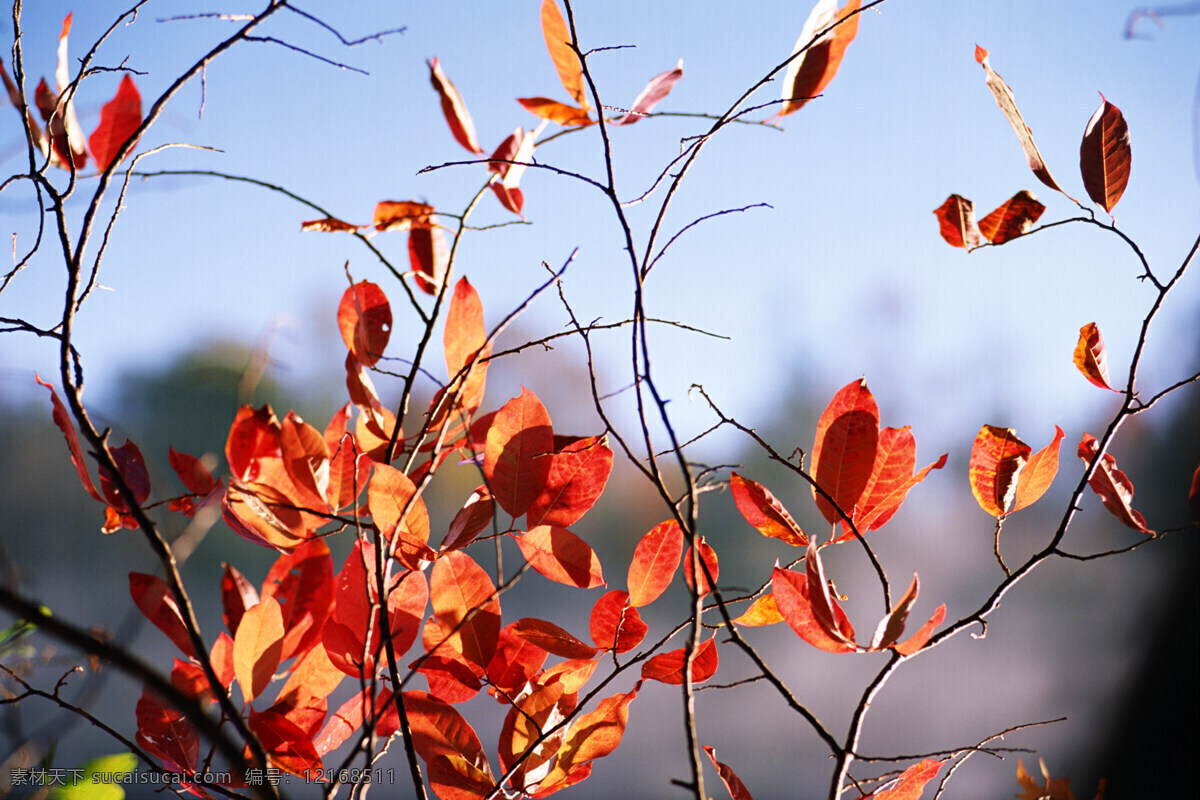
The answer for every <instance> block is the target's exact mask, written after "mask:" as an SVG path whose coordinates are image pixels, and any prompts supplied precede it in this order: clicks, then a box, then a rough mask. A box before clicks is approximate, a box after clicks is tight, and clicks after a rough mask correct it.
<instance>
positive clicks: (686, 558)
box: [683, 536, 721, 597]
mask: <svg viewBox="0 0 1200 800" xmlns="http://www.w3.org/2000/svg"><path fill="white" fill-rule="evenodd" d="M698 541H699V548H700V558H701V559H702V560H703V562H704V567H707V568H708V574H707V575H705V573H704V569H703V568H701V570H700V572H699V575H700V596H701V597H704V596H705V595H707V594H708V593H709V592H711V591H712V587H713V583H714V582H716V580H717V578H718V576H720V574H721V567H720V564H719V563H718V561H717V552H716V551H715V550H713V549H712V547H710V546H709V544H708V542H706V541H704V537H703V536H701V537H700V538H699V540H698ZM709 577H711V578H712V581H711V582H710V581H709ZM683 580H684V582H686V583H687V585H688V588H689V589H691V588H692V587H693V586H694V585H695V584H696V581H695V580H694V579H693V577H692V548H690V547H689V548H688V549H687V551H686V552H685V553H684V554H683Z"/></svg>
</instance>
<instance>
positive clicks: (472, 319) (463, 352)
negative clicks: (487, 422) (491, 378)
mask: <svg viewBox="0 0 1200 800" xmlns="http://www.w3.org/2000/svg"><path fill="white" fill-rule="evenodd" d="M486 344H487V330H486V328H485V327H484V323H483V303H482V302H480V300H479V293H478V292H476V291H475V287H473V286H471V283H470V281H468V280H467V279H466V278H460V279H459V281H458V283H457V284H455V285H454V293H453V294H452V295H451V296H450V308H449V309H448V310H447V312H446V329H445V331H444V332H443V334H442V345H443V350H444V352H445V357H446V373H447V374H448V375H449V377H450V378H451V380H452V381H454V380H455V379H457V380H459V381H462V380H463V379H462V378H459V377H458V376H459V373H461V372H462V371H463V370H465V369H466V368H467V366H468V365H469V364H471V362H472V361H473V360H475V358H476V355H478V356H479V358H480V359H485V358H487V356H488V354H489V353H490V352H491V348H490V347H487V348H486V349H485V345H486ZM481 350H482V351H483V352H480V351H481ZM486 375H487V362H486V361H484V362H482V363H476V364H475V365H474V366H473V367H471V371H470V374H468V375H467V376H466V378H465V384H464V385H463V389H462V396H461V399H460V402H461V404H462V406H463V408H464V409H465V410H466V412H467V413H468V414H472V413H474V412H475V409H477V408H479V404H480V402H482V400H483V389H484V382H485V376H486ZM451 386H452V387H454V388H457V386H458V384H457V383H452V384H451Z"/></svg>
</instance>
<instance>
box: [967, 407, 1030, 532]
mask: <svg viewBox="0 0 1200 800" xmlns="http://www.w3.org/2000/svg"><path fill="white" fill-rule="evenodd" d="M1032 452H1033V449H1032V448H1031V447H1030V446H1029V445H1027V444H1025V443H1024V442H1022V441H1021V440H1020V439H1018V438H1017V432H1016V431H1014V430H1013V429H1012V428H998V427H996V426H995V425H984V426H983V427H982V428H980V429H979V435H978V436H976V437H975V444H974V445H973V446H972V447H971V463H970V466H969V467H968V471H969V476H970V480H971V492H972V493H973V494H974V495H975V501H976V502H978V503H979V507H980V508H982V509H983V510H984V511H986V512H987V513H989V514H991V515H992V516H993V517H1002V516H1004V515H1005V514H1007V513H1008V512H1009V510H1010V509H1011V507H1012V504H1013V500H1014V499H1015V497H1016V494H1017V486H1018V479H1019V477H1020V474H1021V470H1022V469H1024V467H1025V464H1026V463H1027V462H1028V461H1029V456H1030V455H1031V454H1032Z"/></svg>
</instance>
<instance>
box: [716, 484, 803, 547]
mask: <svg viewBox="0 0 1200 800" xmlns="http://www.w3.org/2000/svg"><path fill="white" fill-rule="evenodd" d="M729 489H730V492H731V493H732V494H733V502H734V503H735V504H736V505H737V509H738V511H740V512H741V513H742V516H743V517H745V519H746V522H749V523H750V524H751V525H753V526H754V527H755V528H757V529H758V532H759V533H761V534H762V535H763V536H770V537H771V538H773V539H780V540H781V541H784V542H787V543H788V544H790V545H792V546H794V547H807V546H808V537H807V536H805V535H804V531H802V530H800V526H799V525H797V524H796V521H795V520H794V519H792V515H791V514H789V513H788V510H787V509H786V508H784V507H783V504H782V503H780V502H779V501H778V500H777V499H775V495H773V494H771V492H770V490H768V489H767V487H765V486H763V485H762V484H761V483H758V482H756V481H752V480H750V479H749V478H743V477H742V476H741V475H738V474H737V473H736V472H734V473H732V474H731V475H730V477H729Z"/></svg>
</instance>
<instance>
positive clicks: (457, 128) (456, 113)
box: [425, 58, 483, 155]
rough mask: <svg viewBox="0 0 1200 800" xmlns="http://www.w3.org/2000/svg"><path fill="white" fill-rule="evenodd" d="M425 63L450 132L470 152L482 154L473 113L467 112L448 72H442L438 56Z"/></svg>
mask: <svg viewBox="0 0 1200 800" xmlns="http://www.w3.org/2000/svg"><path fill="white" fill-rule="evenodd" d="M425 63H426V64H428V65H429V81H430V83H432V84H433V88H434V89H435V90H437V93H438V97H439V98H440V99H441V101H442V114H444V115H445V117H446V124H447V125H449V126H450V132H451V133H452V134H454V140H455V141H457V142H458V143H459V144H461V145H462V146H463V147H465V148H466V149H467V150H469V151H470V152H472V153H477V154H480V155H482V154H483V148H482V147H480V146H479V142H477V141H476V140H475V123H473V122H472V121H471V115H470V114H469V113H467V106H466V104H465V103H463V99H462V97H461V96H460V95H459V94H458V89H455V88H454V84H453V83H451V82H450V79H449V78H447V77H446V73H444V72H442V67H441V65H440V64H438V60H437V59H436V58H435V59H433V60H432V61H427V62H425Z"/></svg>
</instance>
